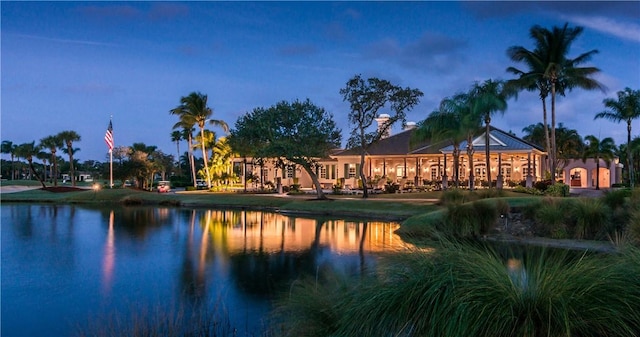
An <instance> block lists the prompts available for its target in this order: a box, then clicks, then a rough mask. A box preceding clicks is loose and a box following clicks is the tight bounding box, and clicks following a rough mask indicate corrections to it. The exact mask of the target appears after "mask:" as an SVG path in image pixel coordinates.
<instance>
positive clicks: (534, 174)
mask: <svg viewBox="0 0 640 337" xmlns="http://www.w3.org/2000/svg"><path fill="white" fill-rule="evenodd" d="M538 177H539V175H538V167H537V166H536V156H533V181H538Z"/></svg>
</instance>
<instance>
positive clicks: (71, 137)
mask: <svg viewBox="0 0 640 337" xmlns="http://www.w3.org/2000/svg"><path fill="white" fill-rule="evenodd" d="M56 137H59V138H60V139H61V140H62V142H63V143H64V144H65V145H66V146H67V147H66V149H65V152H67V154H68V155H69V176H70V177H71V186H74V187H75V186H76V176H75V174H76V172H75V169H74V167H73V153H74V152H75V151H77V149H74V148H73V142H79V141H80V135H79V134H78V133H77V132H75V131H62V132H60V133H59V134H58V135H57V136H56Z"/></svg>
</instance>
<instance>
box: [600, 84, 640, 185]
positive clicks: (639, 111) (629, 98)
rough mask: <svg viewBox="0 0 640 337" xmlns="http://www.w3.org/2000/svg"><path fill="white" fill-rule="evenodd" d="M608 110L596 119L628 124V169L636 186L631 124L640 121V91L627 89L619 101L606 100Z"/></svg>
mask: <svg viewBox="0 0 640 337" xmlns="http://www.w3.org/2000/svg"><path fill="white" fill-rule="evenodd" d="M602 103H603V104H604V106H605V108H606V110H604V111H602V112H599V113H597V114H596V116H595V118H594V119H598V118H604V119H608V120H610V121H614V122H616V123H620V122H622V121H624V122H626V123H627V147H626V149H627V167H628V170H629V184H630V186H631V187H634V186H635V172H634V165H633V164H634V163H633V153H632V151H631V146H630V144H631V122H632V121H633V120H635V119H640V90H631V88H625V89H624V90H622V91H618V99H613V98H606V99H605V100H603V101H602Z"/></svg>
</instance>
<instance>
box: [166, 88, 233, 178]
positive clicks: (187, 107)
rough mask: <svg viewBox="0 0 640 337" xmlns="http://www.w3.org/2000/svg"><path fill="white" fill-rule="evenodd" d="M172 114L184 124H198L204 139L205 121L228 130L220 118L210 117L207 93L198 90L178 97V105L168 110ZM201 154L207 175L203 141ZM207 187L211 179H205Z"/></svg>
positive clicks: (211, 112) (211, 111)
mask: <svg viewBox="0 0 640 337" xmlns="http://www.w3.org/2000/svg"><path fill="white" fill-rule="evenodd" d="M170 113H171V114H173V115H178V116H179V117H180V120H181V121H183V122H184V123H185V125H188V124H191V125H192V126H193V125H196V124H197V125H198V127H199V128H200V136H201V137H202V138H203V139H204V127H205V124H206V123H207V122H209V124H211V125H215V126H219V127H221V128H222V129H223V130H224V132H228V131H229V126H228V125H227V123H225V122H224V121H222V120H217V119H211V115H212V114H213V110H211V108H209V107H208V106H207V95H204V94H201V93H199V92H192V93H191V94H189V96H184V97H182V98H181V99H180V105H179V106H177V107H176V108H174V109H172V110H171V111H170ZM200 145H201V150H202V156H203V159H204V169H205V173H206V176H207V177H210V174H209V165H208V164H207V150H206V148H205V144H204V142H201V144H200ZM207 187H208V188H211V181H209V179H207Z"/></svg>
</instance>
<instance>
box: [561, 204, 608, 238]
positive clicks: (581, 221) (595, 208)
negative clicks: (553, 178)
mask: <svg viewBox="0 0 640 337" xmlns="http://www.w3.org/2000/svg"><path fill="white" fill-rule="evenodd" d="M611 214H612V213H611V209H610V208H609V207H608V206H607V205H606V204H605V202H604V201H603V200H602V199H594V198H579V199H578V200H577V201H576V202H575V203H573V208H572V209H571V215H572V216H571V218H572V220H573V222H572V225H573V226H572V232H573V237H574V238H576V239H587V240H594V239H603V238H605V237H606V236H607V234H609V233H608V230H609V219H610V217H611Z"/></svg>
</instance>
